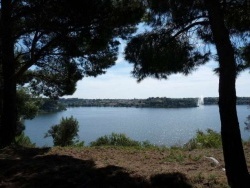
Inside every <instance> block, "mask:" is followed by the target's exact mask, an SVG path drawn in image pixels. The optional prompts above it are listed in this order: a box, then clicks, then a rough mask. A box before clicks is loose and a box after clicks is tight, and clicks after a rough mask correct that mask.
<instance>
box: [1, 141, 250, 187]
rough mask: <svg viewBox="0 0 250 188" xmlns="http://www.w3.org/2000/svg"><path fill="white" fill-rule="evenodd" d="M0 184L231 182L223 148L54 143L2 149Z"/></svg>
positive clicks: (213, 184)
mask: <svg viewBox="0 0 250 188" xmlns="http://www.w3.org/2000/svg"><path fill="white" fill-rule="evenodd" d="M244 147H245V148H244V149H245V154H246V158H247V162H248V166H249V167H250V145H245V146H244ZM211 157H212V158H211ZM214 159H216V160H217V161H218V162H219V163H218V164H217V163H216V162H215V161H214ZM0 187H1V188H2V187H8V188H9V187H10V188H11V187H13V188H14V187H18V188H22V187H30V188H39V187H44V188H47V187H53V188H54V187H60V188H62V187H70V188H71V187H79V188H80V187H110V188H111V187H124V188H125V187H126V188H128V187H173V188H175V187H176V188H178V187H201V188H203V187H219V188H221V187H228V186H227V182H226V176H225V170H224V162H223V155H222V150H220V149H202V150H201V149H199V150H192V151H187V150H181V149H155V148H154V149H152V148H151V149H138V148H125V147H122V148H119V147H96V148H92V147H84V148H78V147H75V148H74V147H65V148H62V147H54V148H18V149H17V148H15V149H13V148H7V149H3V150H0Z"/></svg>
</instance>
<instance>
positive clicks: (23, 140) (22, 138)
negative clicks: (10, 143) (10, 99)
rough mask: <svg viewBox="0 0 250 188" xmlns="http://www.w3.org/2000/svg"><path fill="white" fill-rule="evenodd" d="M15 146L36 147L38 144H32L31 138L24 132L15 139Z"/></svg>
mask: <svg viewBox="0 0 250 188" xmlns="http://www.w3.org/2000/svg"><path fill="white" fill-rule="evenodd" d="M15 144H16V145H18V146H23V147H31V148H33V147H36V144H34V143H32V142H31V140H30V138H29V137H28V136H26V135H25V134H24V133H23V132H22V133H21V134H19V135H18V136H16V137H15Z"/></svg>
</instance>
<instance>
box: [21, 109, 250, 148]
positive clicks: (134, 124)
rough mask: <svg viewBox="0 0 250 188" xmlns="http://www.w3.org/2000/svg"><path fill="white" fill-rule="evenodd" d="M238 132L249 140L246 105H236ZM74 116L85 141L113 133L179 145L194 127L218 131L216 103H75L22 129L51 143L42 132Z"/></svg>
mask: <svg viewBox="0 0 250 188" xmlns="http://www.w3.org/2000/svg"><path fill="white" fill-rule="evenodd" d="M237 110H238V118H239V123H240V127H241V134H242V138H243V139H244V140H248V138H249V137H250V132H249V131H246V130H244V127H245V124H244V122H245V121H246V117H247V116H248V115H249V114H250V109H249V107H248V106H247V105H239V106H237ZM70 116H73V117H74V118H76V119H77V120H78V121H79V138H80V140H84V141H85V145H88V144H89V143H90V142H91V141H94V140H96V139H97V138H99V137H101V136H104V135H108V134H111V133H112V132H115V133H125V134H126V135H127V136H128V137H130V138H132V139H134V140H138V141H145V140H149V141H150V142H151V143H153V144H156V145H167V146H173V145H182V144H184V143H186V142H187V141H188V140H189V139H191V138H192V137H193V136H194V135H195V133H196V131H197V130H198V129H199V130H203V131H205V130H206V129H208V128H210V129H213V130H215V131H217V132H219V131H220V118H219V109H218V106H216V105H212V106H201V107H197V108H171V109H165V108H123V107H121V108H120V107H78V108H68V109H67V110H66V111H63V112H58V113H52V114H42V115H39V116H37V117H36V118H35V119H33V120H26V121H25V125H26V129H25V133H26V135H28V136H29V137H30V138H31V140H32V142H34V143H36V145H37V146H39V147H42V146H52V145H53V141H52V138H44V134H45V133H46V132H47V131H48V130H49V128H50V127H51V126H52V125H55V124H58V123H59V122H60V119H61V118H62V117H70Z"/></svg>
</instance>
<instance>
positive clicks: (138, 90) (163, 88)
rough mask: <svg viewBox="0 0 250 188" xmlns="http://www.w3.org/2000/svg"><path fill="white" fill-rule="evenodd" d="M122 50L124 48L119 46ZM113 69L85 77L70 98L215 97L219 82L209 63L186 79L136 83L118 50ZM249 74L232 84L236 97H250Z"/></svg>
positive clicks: (175, 78)
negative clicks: (95, 75) (235, 90)
mask: <svg viewBox="0 0 250 188" xmlns="http://www.w3.org/2000/svg"><path fill="white" fill-rule="evenodd" d="M123 46H124V45H123ZM123 46H122V47H121V49H120V54H119V56H118V60H117V61H116V65H115V66H113V67H112V68H110V69H108V70H107V72H106V74H104V75H100V76H98V77H96V78H93V77H86V78H83V80H81V81H79V82H78V83H77V90H76V92H75V93H74V94H73V95H72V96H65V97H66V98H68V97H70V98H71V97H77V98H85V99H133V98H137V99H145V98H148V97H169V98H186V97H201V96H202V97H218V83H219V78H218V76H217V75H216V74H215V73H214V72H213V68H214V67H215V66H216V64H217V63H216V62H214V61H210V62H208V63H207V64H206V65H203V66H201V67H199V68H198V69H197V70H196V71H194V72H193V73H192V74H190V75H188V76H184V75H182V74H176V75H172V76H170V77H169V78H168V79H167V80H157V79H153V78H146V79H145V80H143V81H142V82H140V83H137V81H136V79H135V78H133V77H132V75H131V71H132V69H133V67H132V65H131V64H129V63H128V62H126V61H125V60H124V58H123V52H122V48H123ZM249 86H250V74H249V70H247V71H244V72H242V73H241V74H240V75H239V76H238V78H237V81H236V89H237V96H239V97H248V96H250V87H249Z"/></svg>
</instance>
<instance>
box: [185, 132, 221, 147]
mask: <svg viewBox="0 0 250 188" xmlns="http://www.w3.org/2000/svg"><path fill="white" fill-rule="evenodd" d="M221 146H222V142H221V135H220V134H219V133H217V132H215V131H213V130H211V129H207V130H206V133H204V132H202V131H200V130H198V131H197V132H196V136H195V137H194V138H192V139H191V140H190V141H188V142H187V143H186V144H185V145H184V148H187V149H190V150H192V149H197V148H221Z"/></svg>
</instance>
